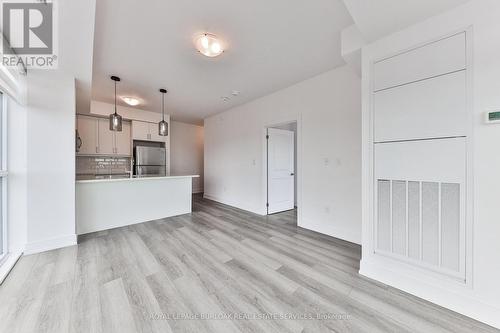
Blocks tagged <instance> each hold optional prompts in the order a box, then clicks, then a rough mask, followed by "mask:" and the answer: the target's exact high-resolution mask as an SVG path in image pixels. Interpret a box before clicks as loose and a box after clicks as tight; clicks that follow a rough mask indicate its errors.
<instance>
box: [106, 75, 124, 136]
mask: <svg viewBox="0 0 500 333" xmlns="http://www.w3.org/2000/svg"><path fill="white" fill-rule="evenodd" d="M111 80H113V81H115V113H112V114H110V115H109V129H110V130H111V131H116V132H121V131H122V116H120V115H119V114H118V113H117V112H116V83H117V82H120V78H119V77H118V76H112V77H111Z"/></svg>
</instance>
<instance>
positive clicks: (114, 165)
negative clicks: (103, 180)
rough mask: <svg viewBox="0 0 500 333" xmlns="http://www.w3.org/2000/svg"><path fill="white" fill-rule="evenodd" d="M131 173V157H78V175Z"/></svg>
mask: <svg viewBox="0 0 500 333" xmlns="http://www.w3.org/2000/svg"><path fill="white" fill-rule="evenodd" d="M129 172H130V157H100V156H77V157H76V174H77V175H94V174H95V175H104V174H106V175H107V174H124V173H129Z"/></svg>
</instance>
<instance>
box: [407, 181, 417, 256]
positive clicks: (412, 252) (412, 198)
mask: <svg viewBox="0 0 500 333" xmlns="http://www.w3.org/2000/svg"><path fill="white" fill-rule="evenodd" d="M408 256H409V257H410V258H413V259H420V182H408Z"/></svg>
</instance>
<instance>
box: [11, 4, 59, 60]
mask: <svg viewBox="0 0 500 333" xmlns="http://www.w3.org/2000/svg"><path fill="white" fill-rule="evenodd" d="M52 13H53V6H52V3H4V4H3V32H4V35H5V37H6V38H7V40H8V41H9V43H10V47H9V45H7V43H4V47H3V52H4V54H14V53H15V54H17V55H21V54H39V55H42V54H52V52H53V47H52V46H53V24H52V23H53V15H52Z"/></svg>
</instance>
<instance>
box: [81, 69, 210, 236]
mask: <svg viewBox="0 0 500 333" xmlns="http://www.w3.org/2000/svg"><path fill="white" fill-rule="evenodd" d="M117 79H118V80H117ZM112 80H113V81H114V84H115V85H116V84H117V83H118V82H119V78H117V77H115V76H113V77H112ZM110 88H111V87H110ZM115 89H116V86H115ZM160 93H161V100H162V109H161V112H152V111H147V110H142V109H137V108H135V107H136V106H137V104H139V103H140V102H139V99H133V98H131V97H123V96H122V97H120V98H121V99H122V100H123V102H125V103H126V104H128V105H130V106H122V105H118V104H117V101H116V99H117V98H118V96H117V95H116V90H115V102H114V103H113V104H110V103H105V102H98V101H92V102H91V107H90V113H89V114H77V115H76V227H77V228H76V229H77V234H78V235H81V234H87V233H91V232H97V231H103V230H107V229H111V228H116V227H121V226H126V225H130V224H135V223H142V222H146V221H150V220H155V219H160V218H165V217H170V216H175V215H181V214H186V213H190V212H191V198H192V192H193V190H192V188H193V179H196V180H197V181H198V178H200V175H199V173H201V172H202V166H201V168H199V167H198V168H194V169H186V168H185V167H184V168H176V169H175V170H172V168H171V163H170V162H171V137H172V127H175V124H177V123H176V122H173V124H172V122H171V121H170V115H168V114H165V107H164V98H165V95H166V94H167V91H166V90H165V89H160ZM180 124H181V123H179V125H180ZM183 125H184V126H185V125H188V124H183ZM188 126H191V127H196V128H200V126H195V125H188ZM201 129H202V128H201ZM169 132H170V133H169ZM173 132H174V133H175V131H173ZM198 141H199V140H198ZM200 144H201V146H202V145H203V143H202V142H201V143H200V142H198V143H197V145H198V146H199V145H200ZM182 149H184V150H186V149H187V150H188V153H191V155H193V154H194V155H198V154H199V153H198V152H199V149H192V148H190V147H182ZM202 149H203V148H201V150H202ZM183 153H184V154H185V153H186V151H183ZM197 157H198V159H200V157H199V156H197ZM189 171H191V173H193V174H191V173H190V172H189ZM193 171H197V172H196V173H194V172H193ZM188 173H189V174H188Z"/></svg>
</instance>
